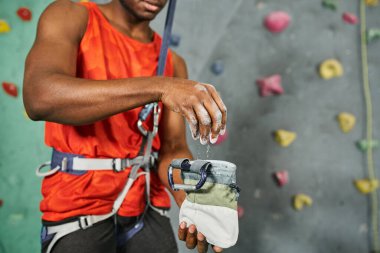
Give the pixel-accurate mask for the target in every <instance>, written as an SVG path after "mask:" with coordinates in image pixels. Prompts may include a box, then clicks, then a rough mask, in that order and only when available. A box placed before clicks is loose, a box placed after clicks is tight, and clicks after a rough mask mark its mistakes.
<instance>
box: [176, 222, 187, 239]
mask: <svg viewBox="0 0 380 253" xmlns="http://www.w3.org/2000/svg"><path fill="white" fill-rule="evenodd" d="M186 234H187V228H186V223H185V222H182V223H181V224H180V225H179V227H178V239H180V240H181V241H185V240H186Z"/></svg>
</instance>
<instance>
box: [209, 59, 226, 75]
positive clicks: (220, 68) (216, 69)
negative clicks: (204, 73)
mask: <svg viewBox="0 0 380 253" xmlns="http://www.w3.org/2000/svg"><path fill="white" fill-rule="evenodd" d="M211 71H212V73H214V74H215V75H221V74H222V73H223V72H224V63H223V62H222V61H221V60H217V61H215V62H214V63H213V64H212V65H211Z"/></svg>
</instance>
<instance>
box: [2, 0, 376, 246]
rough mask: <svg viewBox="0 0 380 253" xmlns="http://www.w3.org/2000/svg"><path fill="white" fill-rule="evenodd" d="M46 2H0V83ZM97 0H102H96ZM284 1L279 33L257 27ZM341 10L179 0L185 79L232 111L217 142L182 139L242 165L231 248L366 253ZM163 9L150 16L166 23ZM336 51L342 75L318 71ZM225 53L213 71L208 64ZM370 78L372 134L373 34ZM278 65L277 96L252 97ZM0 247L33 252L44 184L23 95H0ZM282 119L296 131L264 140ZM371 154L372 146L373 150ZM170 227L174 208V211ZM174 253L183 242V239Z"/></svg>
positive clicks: (354, 60)
mask: <svg viewBox="0 0 380 253" xmlns="http://www.w3.org/2000/svg"><path fill="white" fill-rule="evenodd" d="M49 2H51V1H48V0H44V1H32V0H23V1H21V0H17V1H5V0H0V19H1V18H3V19H7V20H8V21H9V22H10V24H11V26H12V32H11V33H9V34H5V35H2V34H1V35H0V46H1V47H0V56H1V59H2V60H1V68H0V77H1V78H0V79H1V80H0V81H11V82H15V83H16V84H17V85H18V87H19V89H21V85H22V75H23V61H24V59H25V56H26V53H27V51H28V50H29V48H30V46H31V44H32V41H33V39H34V36H35V26H36V21H37V20H36V18H37V17H38V16H39V14H40V13H41V11H42V10H43V8H44V7H45V6H46V5H47V4H48V3H49ZM97 2H99V3H101V2H105V1H97ZM19 6H28V7H30V8H31V9H32V11H33V15H34V18H33V20H32V22H31V23H22V22H21V21H20V20H18V18H17V16H15V15H14V13H15V11H16V10H17V8H18V7H19ZM274 10H285V11H287V12H288V13H289V14H290V15H291V16H292V18H293V20H292V23H291V25H290V27H289V28H288V29H287V30H286V31H285V32H283V33H281V34H277V35H273V34H271V33H269V32H267V31H266V30H265V29H264V28H263V27H262V20H263V17H264V16H265V15H266V14H268V13H269V12H271V11H274ZM343 11H351V12H354V13H357V14H358V1H339V7H338V10H337V11H336V12H333V11H331V10H327V9H323V8H322V7H321V4H320V1H319V0H317V1H306V0H281V1H279V0H267V1H257V0H236V1H231V0H191V1H190V0H183V1H178V6H177V13H176V17H175V26H174V31H173V32H174V33H176V34H179V35H181V43H180V45H179V47H178V48H175V50H176V51H177V52H179V53H180V54H181V55H182V56H183V57H184V58H185V59H186V60H187V64H188V68H189V73H190V78H191V79H195V80H199V81H202V82H208V83H212V84H214V85H215V86H216V87H217V88H218V90H219V91H220V92H221V94H222V97H223V98H224V100H225V102H226V104H227V106H228V109H229V123H228V132H229V138H228V139H227V141H225V142H224V143H223V144H222V145H220V146H215V147H212V148H211V150H210V152H209V154H207V152H206V151H207V147H204V146H201V145H199V144H198V143H195V142H193V141H192V139H191V138H189V139H188V140H189V144H190V146H191V148H192V150H193V154H194V156H195V157H198V158H203V159H205V158H212V159H222V160H228V161H231V162H234V163H236V164H237V165H238V168H239V172H238V180H239V184H240V186H241V188H242V189H243V192H242V194H241V198H240V204H241V206H242V207H243V208H244V210H245V212H244V216H243V217H242V218H241V220H240V221H241V222H240V238H239V241H238V244H237V245H236V247H234V248H231V249H229V250H226V252H239V253H240V252H257V253H267V252H268V253H269V252H274V251H276V252H281V253H294V252H310V253H314V252H315V253H319V252H352V253H357V252H368V243H367V233H368V228H367V225H366V224H367V222H368V218H367V213H368V208H367V198H366V197H364V196H362V195H360V194H358V193H357V191H356V190H355V188H354V187H353V185H352V180H353V179H355V178H363V177H365V175H366V172H365V163H364V159H363V154H361V153H360V152H358V151H357V150H356V148H355V146H354V142H355V141H356V140H359V139H361V138H362V136H363V132H364V127H365V124H364V103H363V99H362V90H361V75H360V65H359V59H360V55H359V40H358V35H359V30H358V26H350V25H347V24H345V23H343V22H342V20H341V14H342V12H343ZM379 14H380V8H372V9H369V10H368V24H369V27H378V28H380V15H379ZM164 16H165V14H161V15H160V16H159V17H158V19H157V20H156V21H155V22H154V27H155V29H156V30H157V31H162V27H163V21H164V18H165V17H164ZM327 58H336V59H339V60H340V61H341V62H342V63H343V65H344V68H345V74H344V76H343V77H342V78H340V79H332V80H329V81H324V80H322V79H321V78H319V76H318V75H317V66H318V64H319V63H320V62H321V61H323V60H325V59H327ZM215 60H221V61H223V62H224V65H225V71H224V73H223V74H222V75H219V76H215V75H214V74H212V73H211V72H210V65H211V64H212V63H213V62H214V61H215ZM369 61H370V81H371V84H372V91H373V92H372V93H373V100H374V103H375V105H374V110H375V112H374V115H375V122H374V126H375V138H376V137H377V138H380V137H379V130H380V116H379V115H380V113H379V108H380V102H379V101H380V87H379V81H378V80H380V71H379V66H380V43H379V42H377V43H373V44H371V45H369ZM275 73H279V74H281V75H282V76H283V86H284V89H285V94H284V95H282V96H278V97H267V98H260V97H259V96H258V91H257V87H256V84H255V80H256V79H258V78H260V77H263V76H267V75H271V74H275ZM0 109H1V120H2V121H1V122H2V123H1V124H0V137H1V140H2V144H1V146H0V158H1V159H0V199H3V200H4V205H3V207H1V208H0V220H1V221H2V222H3V223H2V226H0V252H1V253H2V252H38V250H39V245H38V240H39V239H38V237H39V235H38V233H39V229H40V228H39V217H40V213H39V211H38V203H39V200H40V199H41V196H40V193H39V188H40V183H39V180H38V179H37V178H35V177H34V168H35V166H36V165H38V164H39V163H40V162H42V161H45V160H47V159H48V158H49V150H48V149H47V148H46V147H45V146H44V145H43V124H42V123H36V122H31V121H29V120H27V119H26V118H25V117H24V116H23V108H22V99H21V97H20V96H19V97H18V98H17V99H13V98H11V97H8V96H6V95H5V94H4V93H1V94H0ZM341 111H348V112H351V113H353V114H355V115H356V116H357V120H358V124H357V126H356V127H355V129H354V130H353V131H352V132H351V133H349V134H346V135H345V134H342V133H341V132H340V131H339V128H338V126H337V123H336V121H335V116H336V115H337V114H338V113H339V112H341ZM279 128H284V129H287V130H292V131H295V132H297V134H298V137H297V140H296V141H295V142H294V143H293V144H292V145H291V146H290V147H289V148H286V149H284V148H280V147H279V146H278V145H277V144H276V143H275V142H274V141H273V138H272V132H273V131H274V130H277V129H279ZM375 158H376V164H380V154H379V152H378V151H376V152H375ZM280 169H286V170H288V171H289V173H290V183H289V184H288V185H286V186H285V187H284V188H278V187H277V186H276V184H275V183H274V181H273V179H272V173H273V172H274V171H277V170H280ZM300 192H302V193H306V194H308V195H310V196H311V197H313V200H314V204H313V207H312V208H307V209H305V210H304V211H302V212H296V211H294V210H293V209H292V207H291V197H292V196H293V195H294V194H296V193H300ZM171 216H172V223H173V227H174V228H175V229H176V226H177V219H178V218H177V217H178V210H177V209H176V208H173V210H172V212H171ZM179 245H180V252H190V251H188V250H186V249H185V248H184V246H183V244H181V243H180V244H179Z"/></svg>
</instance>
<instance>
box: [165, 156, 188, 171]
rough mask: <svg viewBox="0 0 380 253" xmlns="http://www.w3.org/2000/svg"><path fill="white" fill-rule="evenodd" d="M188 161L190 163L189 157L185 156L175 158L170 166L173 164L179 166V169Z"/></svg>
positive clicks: (175, 166)
mask: <svg viewBox="0 0 380 253" xmlns="http://www.w3.org/2000/svg"><path fill="white" fill-rule="evenodd" d="M185 162H187V163H189V162H190V160H189V159H187V158H183V159H175V160H173V161H172V162H171V163H170V166H172V167H173V168H178V169H181V168H182V166H183V164H184V163H185Z"/></svg>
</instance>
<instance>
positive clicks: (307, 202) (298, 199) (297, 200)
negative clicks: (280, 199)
mask: <svg viewBox="0 0 380 253" xmlns="http://www.w3.org/2000/svg"><path fill="white" fill-rule="evenodd" d="M312 205H313V199H312V198H311V197H310V196H308V195H306V194H297V195H295V196H294V197H293V207H294V209H296V210H297V211H301V210H302V209H304V207H305V206H312Z"/></svg>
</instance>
